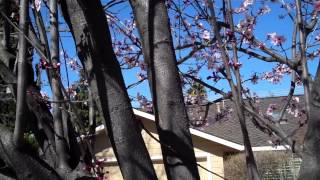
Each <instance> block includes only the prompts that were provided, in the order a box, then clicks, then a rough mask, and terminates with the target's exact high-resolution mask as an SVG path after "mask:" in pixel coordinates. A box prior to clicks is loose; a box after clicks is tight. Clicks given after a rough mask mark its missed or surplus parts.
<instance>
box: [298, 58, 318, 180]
mask: <svg viewBox="0 0 320 180" xmlns="http://www.w3.org/2000/svg"><path fill="white" fill-rule="evenodd" d="M319 65H320V64H319ZM319 67H320V66H318V72H317V75H316V79H315V80H314V82H313V84H312V90H311V101H310V115H309V117H308V118H309V119H308V129H307V133H306V135H305V138H304V144H303V152H302V164H301V167H300V172H299V178H298V179H299V180H304V179H308V180H317V179H320V153H319V152H320V145H319V142H320V116H319V112H320V69H319Z"/></svg>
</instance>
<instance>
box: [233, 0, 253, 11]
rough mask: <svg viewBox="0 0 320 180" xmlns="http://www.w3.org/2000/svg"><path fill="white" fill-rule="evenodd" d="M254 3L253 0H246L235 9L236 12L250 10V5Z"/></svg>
mask: <svg viewBox="0 0 320 180" xmlns="http://www.w3.org/2000/svg"><path fill="white" fill-rule="evenodd" d="M252 4H253V0H244V1H243V3H242V4H241V6H240V7H239V8H236V9H234V12H235V13H242V12H246V11H247V10H248V7H249V6H251V5H252Z"/></svg>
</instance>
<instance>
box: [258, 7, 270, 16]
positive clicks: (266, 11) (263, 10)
mask: <svg viewBox="0 0 320 180" xmlns="http://www.w3.org/2000/svg"><path fill="white" fill-rule="evenodd" d="M270 11H271V9H270V7H269V6H267V5H266V6H263V7H262V8H260V10H259V12H258V14H259V15H265V14H268V13H269V12H270Z"/></svg>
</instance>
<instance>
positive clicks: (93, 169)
mask: <svg viewBox="0 0 320 180" xmlns="http://www.w3.org/2000/svg"><path fill="white" fill-rule="evenodd" d="M105 162H106V159H105V158H101V159H96V160H92V164H90V165H86V166H85V167H84V170H85V171H87V172H88V173H91V174H93V175H94V176H95V178H96V179H97V180H108V179H109V178H108V176H107V173H108V172H107V173H103V164H104V163H105Z"/></svg>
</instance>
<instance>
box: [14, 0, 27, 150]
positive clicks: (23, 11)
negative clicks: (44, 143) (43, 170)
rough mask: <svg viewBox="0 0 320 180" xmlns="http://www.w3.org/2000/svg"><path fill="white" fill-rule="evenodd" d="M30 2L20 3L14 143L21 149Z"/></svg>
mask: <svg viewBox="0 0 320 180" xmlns="http://www.w3.org/2000/svg"><path fill="white" fill-rule="evenodd" d="M28 7H29V1H28V0H21V1H20V12H19V16H20V21H19V26H20V29H21V32H20V33H19V44H18V47H19V52H18V56H17V61H18V80H17V86H18V87H17V106H16V121H15V127H14V133H13V140H14V143H15V144H16V145H17V146H18V147H19V146H20V145H21V144H22V142H23V134H24V130H25V124H26V122H25V121H26V119H25V115H26V109H27V106H26V90H27V82H26V80H27V70H26V69H27V63H26V61H27V58H26V57H27V56H26V54H27V40H26V39H25V38H24V35H25V34H27V32H28V23H27V17H28Z"/></svg>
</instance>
